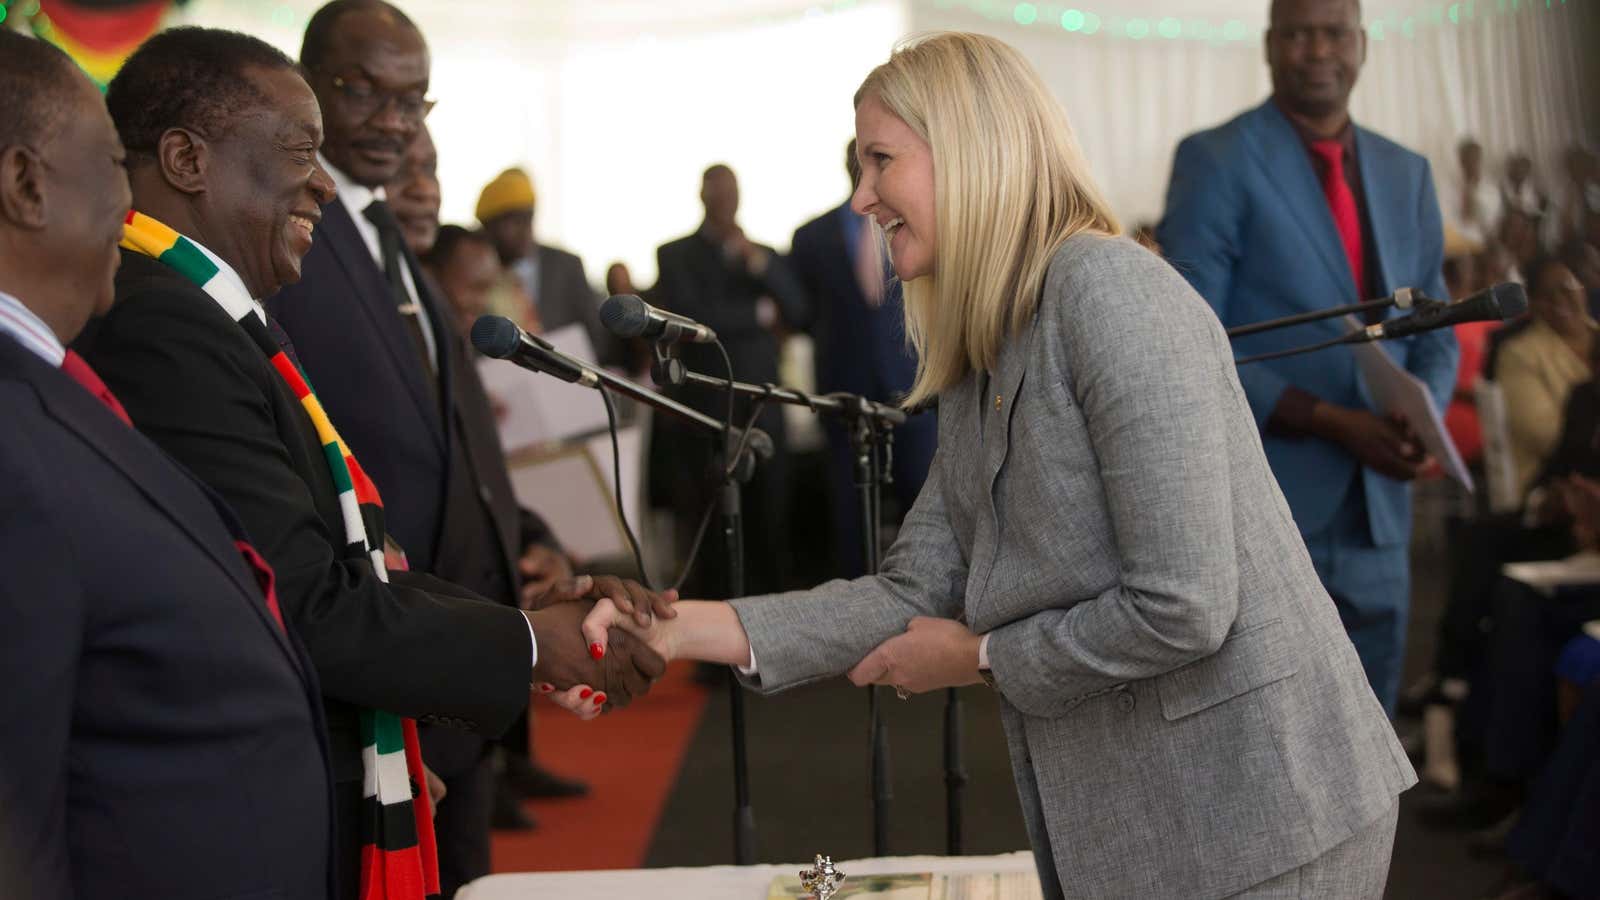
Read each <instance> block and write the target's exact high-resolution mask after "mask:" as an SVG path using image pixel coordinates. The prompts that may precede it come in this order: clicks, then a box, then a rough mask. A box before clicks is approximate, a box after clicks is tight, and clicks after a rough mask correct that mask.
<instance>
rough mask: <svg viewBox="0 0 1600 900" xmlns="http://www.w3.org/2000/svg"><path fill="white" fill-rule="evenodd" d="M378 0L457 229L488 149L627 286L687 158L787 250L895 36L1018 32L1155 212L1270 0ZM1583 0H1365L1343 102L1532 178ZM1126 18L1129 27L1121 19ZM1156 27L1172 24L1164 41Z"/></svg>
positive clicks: (1585, 60)
mask: <svg viewBox="0 0 1600 900" xmlns="http://www.w3.org/2000/svg"><path fill="white" fill-rule="evenodd" d="M1497 4H1498V6H1499V7H1504V8H1505V11H1504V12H1501V11H1500V9H1499V8H1496V5H1497ZM318 5H320V3H318V2H315V0H280V2H276V3H263V2H256V0H194V2H192V3H191V4H189V6H187V7H186V8H185V13H184V16H185V18H186V19H187V20H189V21H191V22H194V23H196V24H205V25H213V26H220V27H228V28H236V29H239V30H243V31H248V32H250V33H253V34H256V35H259V36H261V37H263V38H265V39H266V40H268V41H269V42H271V43H273V44H275V45H277V46H279V47H281V48H282V49H284V50H285V51H287V52H288V53H289V54H290V55H291V56H293V55H295V54H296V53H297V52H298V50H299V44H300V35H301V32H302V30H303V28H304V24H305V21H306V19H307V18H308V17H309V16H310V13H311V12H312V11H313V10H315V9H316V7H317V6H318ZM398 5H399V6H400V7H401V8H403V9H405V10H406V11H407V12H408V14H410V15H411V16H412V17H413V18H414V19H415V20H416V21H417V23H418V25H419V26H420V27H421V28H422V29H423V32H424V33H425V34H426V36H427V38H428V41H429V45H430V48H431V50H432V54H433V94H434V95H435V96H436V97H437V98H438V99H439V105H438V107H437V108H436V109H435V111H434V112H433V115H432V116H431V117H430V119H429V125H430V127H431V128H432V129H433V134H434V138H435V142H436V143H437V144H438V147H439V154H440V175H441V181H442V183H443V187H444V218H445V220H446V221H455V222H462V223H470V221H471V213H472V207H473V204H474V202H475V201H476V198H477V193H478V189H479V188H480V187H481V186H482V185H483V184H484V183H485V182H486V181H488V180H489V179H490V178H492V177H493V176H494V175H495V174H496V173H498V172H499V171H500V170H501V169H503V168H505V167H506V166H509V165H522V166H525V167H527V168H528V169H529V170H530V172H531V173H532V174H533V177H534V181H535V184H536V186H537V190H538V194H539V210H538V223H537V227H538V230H539V233H540V235H541V236H542V237H543V238H544V239H546V240H548V241H550V242H551V243H555V244H560V245H564V246H566V247H568V248H569V249H572V250H573V251H575V252H577V253H579V254H580V255H582V256H583V258H584V261H585V263H586V265H587V267H588V270H589V274H590V278H591V279H592V280H594V281H596V282H598V281H599V280H600V278H601V276H602V274H603V272H604V268H605V266H606V265H607V264H608V263H610V262H611V261H613V260H622V261H625V262H626V263H628V265H629V267H630V268H631V269H632V271H633V273H634V276H635V279H636V281H638V282H639V283H640V284H642V285H644V284H649V283H650V282H652V281H653V280H654V278H655V257H654V248H655V247H656V246H657V245H659V244H661V243H664V242H665V241H668V240H671V239H672V238H675V237H678V236H680V235H682V234H685V233H688V232H689V231H690V230H692V229H693V228H694V227H695V226H696V224H698V221H699V216H700V207H699V200H698V197H697V194H698V189H699V175H700V172H701V170H702V169H704V168H705V166H707V165H708V164H710V163H713V162H726V163H728V164H730V165H732V166H733V168H734V170H735V171H736V172H738V173H739V176H740V184H741V188H742V198H743V203H742V214H741V218H742V220H743V222H744V225H745V229H746V231H747V232H748V233H749V234H750V235H751V236H752V237H753V238H755V239H757V240H760V241H763V242H766V243H770V244H773V245H776V246H778V247H779V248H780V249H785V248H787V246H788V242H789V238H790V235H791V234H792V232H793V230H794V228H795V227H796V226H797V225H799V224H800V223H801V222H803V221H804V220H805V219H807V218H808V217H810V216H812V215H815V214H816V213H818V212H820V211H822V210H825V209H827V208H829V207H830V206H833V205H835V204H837V203H838V202H839V201H840V200H842V199H843V197H844V195H845V192H846V189H847V185H846V181H845V175H844V171H843V149H844V144H845V141H846V140H848V138H849V137H850V134H851V131H852V129H853V116H852V112H851V108H850V98H851V95H852V94H853V93H854V90H855V88H856V86H857V85H858V84H859V82H860V80H861V78H862V77H863V76H864V75H865V74H866V72H867V71H868V70H869V69H871V67H872V66H874V65H876V64H877V63H879V62H881V61H882V60H883V59H885V58H886V57H887V55H888V53H889V51H890V49H891V48H892V47H893V45H894V43H895V42H896V41H897V40H899V39H901V38H903V37H904V36H906V35H908V34H912V33H917V32H923V31H930V30H937V29H942V28H955V29H963V30H972V31H985V32H988V33H992V34H994V35H996V36H998V37H1000V38H1002V39H1004V40H1006V41H1008V42H1010V43H1012V44H1013V45H1015V46H1017V47H1018V48H1019V49H1020V50H1022V52H1023V53H1025V54H1026V55H1027V56H1028V58H1029V59H1031V60H1032V61H1033V63H1034V64H1035V65H1036V66H1038V67H1039V69H1040V71H1041V72H1042V73H1043V75H1044V77H1045V79H1046V81H1047V82H1048V83H1049V84H1050V85H1051V87H1052V88H1053V90H1054V91H1055V93H1056V95H1057V96H1058V97H1059V98H1060V100H1061V101H1062V103H1063V104H1064V105H1065V107H1066V108H1067V111H1068V113H1069V115H1070V117H1071V119H1072V122H1073V124H1074V126H1075V128H1076V130H1077V133H1078V137H1079V140H1080V141H1081V142H1082V144H1083V145H1084V149H1085V151H1086V152H1087V154H1088V157H1089V160H1090V163H1091V165H1092V167H1093V169H1094V174H1095V177H1096V178H1097V179H1098V180H1099V181H1100V183H1101V186H1102V187H1103V188H1104V189H1105V191H1106V193H1107V195H1108V196H1109V198H1110V199H1111V202H1112V203H1113V204H1114V205H1115V206H1116V208H1117V211H1118V212H1119V214H1120V215H1121V216H1122V217H1123V219H1124V221H1125V222H1126V223H1127V224H1129V225H1132V224H1134V223H1135V222H1138V221H1144V220H1152V219H1154V218H1156V217H1157V216H1158V215H1159V214H1160V210H1161V206H1162V194H1163V192H1164V190H1165V186H1166V179H1167V174H1168V171H1169V168H1170V165H1171V156H1172V150H1173V148H1174V146H1175V145H1176V143H1177V141H1178V140H1179V139H1180V138H1181V137H1182V136H1183V135H1185V134H1187V133H1189V132H1191V131H1194V130H1196V129H1199V128H1204V127H1207V126H1210V125H1214V124H1217V123H1220V122H1222V121H1225V120H1226V119H1228V118H1230V117H1232V116H1233V115H1235V114H1237V113H1238V112H1240V111H1242V110H1244V109H1246V108H1249V107H1250V106H1253V105H1255V104H1257V103H1259V102H1261V100H1263V99H1264V98H1265V97H1266V96H1267V93H1268V90H1269V79H1268V74H1267V71H1266V65H1265V62H1264V60H1263V58H1262V50H1261V42H1260V35H1261V33H1262V29H1263V28H1264V27H1265V11H1266V6H1267V0H1100V2H1099V3H1098V5H1097V6H1094V7H1093V8H1092V9H1091V6H1092V5H1093V4H1092V3H1091V5H1090V6H1084V7H1083V10H1084V11H1086V12H1088V13H1093V14H1095V15H1094V23H1095V24H1096V25H1098V26H1099V29H1098V33H1095V34H1083V33H1081V30H1080V31H1079V32H1077V33H1074V32H1069V31H1067V30H1065V29H1064V27H1063V26H1062V24H1061V21H1062V18H1061V17H1062V15H1063V14H1064V13H1065V12H1067V10H1068V7H1066V6H1062V5H1050V4H1040V5H1038V6H1032V5H1027V4H1025V5H1027V6H1028V7H1029V9H1030V10H1032V18H1031V24H1029V25H1020V24H1017V22H1018V21H1019V20H1023V19H1029V18H1030V17H1029V16H1026V15H1022V14H1021V13H1020V12H1019V11H1018V9H1017V7H1016V5H1015V4H1013V3H1010V2H1002V0H989V2H961V0H859V2H858V0H831V2H830V0H811V2H806V0H738V2H720V0H527V2H523V0H453V2H450V3H423V2H415V0H412V2H407V0H401V2H399V3H398ZM1597 5H1600V3H1597V0H1565V2H1563V0H1548V2H1547V0H1520V2H1519V0H1509V2H1508V0H1471V2H1467V3H1458V4H1450V5H1445V4H1441V3H1425V4H1419V3H1406V2H1405V0H1397V2H1396V0H1391V2H1389V3H1387V4H1384V3H1383V2H1382V0H1368V2H1367V8H1368V22H1369V24H1370V25H1371V30H1372V31H1373V33H1374V38H1375V39H1374V40H1372V41H1371V51H1370V54H1369V58H1368V61H1367V65H1366V67H1365V69H1364V70H1363V73H1362V77H1361V82H1360V84H1359V86H1358V88H1357V91H1356V97H1355V101H1354V108H1355V115H1356V117H1357V119H1358V120H1359V121H1360V122H1361V123H1362V124H1364V125H1366V126H1368V127H1371V128H1374V129H1376V130H1378V131H1380V132H1382V133H1384V134H1386V135H1388V136H1390V137H1392V138H1394V139H1395V140H1398V141H1400V142H1401V143H1403V144H1405V145H1407V146H1410V147H1412V148H1414V149H1416V150H1418V151H1419V152H1422V153H1424V154H1426V155H1427V156H1428V157H1430V159H1432V160H1433V163H1434V166H1435V169H1436V170H1441V169H1443V170H1444V171H1453V170H1454V160H1453V148H1454V146H1455V143H1456V141H1457V140H1458V139H1459V138H1460V137H1461V136H1462V135H1466V134H1471V135H1475V136H1476V137H1478V138H1479V140H1480V141H1481V142H1482V143H1483V144H1484V146H1485V147H1486V148H1487V150H1488V151H1489V158H1490V159H1491V160H1492V161H1493V163H1494V165H1495V166H1496V168H1497V169H1498V163H1499V160H1500V159H1502V158H1503V156H1504V155H1505V154H1506V153H1508V152H1510V151H1512V150H1519V149H1520V150H1526V151H1528V152H1530V153H1532V154H1533V155H1534V158H1535V161H1536V165H1537V171H1538V174H1539V175H1540V176H1541V177H1542V179H1543V180H1544V182H1545V184H1546V185H1547V186H1550V185H1551V184H1552V183H1554V182H1555V181H1556V180H1557V178H1558V177H1559V172H1560V170H1559V156H1560V153H1561V151H1562V149H1564V148H1565V147H1566V146H1567V145H1569V144H1570V143H1572V142H1573V141H1577V140H1584V141H1590V142H1592V141H1593V140H1594V139H1595V137H1596V136H1597V135H1596V133H1595V129H1596V127H1597V122H1600V120H1597V117H1596V116H1595V115H1594V109H1595V105H1596V99H1597V98H1596V91H1595V87H1594V86H1595V85H1596V84H1600V64H1597V61H1596V59H1595V56H1596V54H1595V52H1594V50H1595V47H1596V43H1595V41H1594V37H1595V35H1596V34H1597V31H1596V27H1595V26H1596V22H1597V20H1600V10H1597V8H1596V7H1597ZM1380 6H1381V8H1380ZM1511 7H1515V10H1512V9H1511ZM1452 9H1453V10H1454V11H1455V14H1456V17H1457V18H1458V19H1459V20H1460V24H1452V22H1451V20H1450V18H1449V16H1450V11H1451V10H1452ZM1174 10H1181V12H1174ZM1179 16H1181V18H1176V17H1179ZM1136 21H1137V22H1142V23H1144V24H1145V27H1144V28H1142V29H1141V28H1138V27H1135V30H1136V31H1138V32H1139V33H1142V34H1145V37H1144V38H1143V39H1142V40H1134V39H1133V38H1131V37H1128V36H1126V35H1127V32H1128V29H1129V27H1130V23H1133V22H1136ZM1408 21H1409V25H1408V24H1407V23H1408ZM1175 26H1181V27H1182V34H1183V35H1184V36H1185V37H1183V38H1180V39H1168V38H1165V37H1163V36H1162V33H1161V29H1162V28H1167V29H1173V30H1174V31H1175ZM1169 33H1173V32H1172V31H1169ZM1196 33H1199V34H1211V35H1215V36H1217V39H1215V40H1197V39H1192V36H1193V35H1194V34H1196ZM1380 33H1381V35H1382V39H1381V40H1379V39H1376V37H1377V35H1378V34H1380ZM1408 34H1409V35H1410V36H1409V37H1408V36H1407V35H1408ZM1223 35H1227V36H1228V37H1231V38H1232V39H1231V40H1223V39H1221V37H1222V36H1223Z"/></svg>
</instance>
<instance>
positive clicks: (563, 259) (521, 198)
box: [476, 168, 624, 365]
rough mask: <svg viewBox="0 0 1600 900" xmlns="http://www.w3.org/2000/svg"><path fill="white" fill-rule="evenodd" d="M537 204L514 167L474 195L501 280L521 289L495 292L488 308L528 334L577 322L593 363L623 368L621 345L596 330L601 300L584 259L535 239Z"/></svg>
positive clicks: (530, 186)
mask: <svg viewBox="0 0 1600 900" xmlns="http://www.w3.org/2000/svg"><path fill="white" fill-rule="evenodd" d="M536 200H537V195H536V194H535V193H534V190H533V179H532V178H530V177H529V176H528V173H527V172H524V171H523V170H521V169H516V168H512V169H507V170H505V171H504V172H501V173H500V174H499V175H498V176H496V177H495V179H494V180H493V181H491V182H489V183H488V184H487V185H484V188H483V192H482V193H480V194H479V195H478V206H477V210H476V214H477V217H478V221H479V222H481V223H482V224H483V231H484V233H485V234H487V235H488V236H489V239H490V240H491V241H492V242H493V243H494V247H495V250H496V251H497V252H498V253H499V254H500V263H501V264H502V265H503V266H505V269H506V276H505V279H504V280H505V281H507V282H511V283H514V284H515V285H516V286H517V287H519V288H520V289H521V291H520V293H519V292H517V291H512V290H505V291H498V292H496V293H495V294H494V295H493V296H492V297H491V299H490V304H491V307H492V308H493V310H494V311H495V312H497V313H499V314H500V315H503V316H508V317H510V318H511V319H512V320H514V321H517V322H519V323H521V324H522V327H523V328H526V329H528V330H530V331H538V330H541V329H545V330H553V329H557V328H564V327H566V326H568V325H571V324H574V323H579V324H582V325H583V327H584V330H585V331H587V332H588V334H589V341H590V342H591V343H592V344H593V345H594V351H595V354H596V356H597V357H598V359H599V360H600V361H601V362H603V363H607V364H612V365H620V364H622V363H623V362H624V359H623V357H622V351H621V345H620V343H619V342H618V341H617V340H616V338H614V337H612V336H611V334H610V332H607V331H606V330H605V329H604V328H602V327H601V326H600V298H599V297H596V296H595V293H594V289H593V288H591V287H590V286H589V279H588V277H587V276H585V275H584V273H583V260H581V259H579V258H578V257H577V256H575V255H574V254H571V253H568V252H567V251H565V250H563V249H561V248H560V247H553V246H550V245H549V244H543V243H540V241H539V240H538V238H537V237H535V235H534V228H533V214H534V208H535V205H536Z"/></svg>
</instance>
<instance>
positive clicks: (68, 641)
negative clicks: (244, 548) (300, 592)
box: [0, 335, 332, 900]
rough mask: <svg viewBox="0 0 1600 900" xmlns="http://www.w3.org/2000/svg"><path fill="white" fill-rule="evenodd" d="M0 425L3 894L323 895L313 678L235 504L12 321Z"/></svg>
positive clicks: (325, 847) (322, 753)
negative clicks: (270, 605) (28, 344)
mask: <svg viewBox="0 0 1600 900" xmlns="http://www.w3.org/2000/svg"><path fill="white" fill-rule="evenodd" d="M0 421H3V422H4V423H5V427H4V429H3V430H0V679H3V683H4V684H5V685H6V689H5V690H4V691H0V723H4V724H0V896H5V897H8V898H9V897H15V898H23V897H27V898H30V900H49V898H57V897H60V898H66V897H75V898H78V900H93V898H102V897H103V898H112V897H119V898H120V897H163V898H175V900H182V898H202V897H207V898H209V897H222V896H228V897H234V896H246V895H248V896H251V897H257V896H260V897H268V896H270V897H284V898H290V897H293V898H300V897H324V896H327V895H328V893H329V890H330V882H329V878H330V865H329V861H330V848H331V846H332V845H331V841H330V834H331V830H330V821H331V815H332V813H331V808H330V799H329V798H330V791H329V786H328V783H329V774H328V758H327V746H326V742H325V735H324V734H323V732H322V723H321V716H320V714H319V712H320V711H319V708H318V703H317V687H316V678H315V676H314V675H313V674H312V673H311V669H310V664H309V662H308V661H307V660H306V659H305V658H304V657H303V656H302V655H301V652H300V649H299V647H298V646H297V645H296V643H295V642H294V640H293V638H292V637H291V636H290V635H289V634H288V633H287V632H285V631H284V630H283V629H282V628H280V627H279V626H278V624H277V623H276V622H275V621H274V620H273V619H272V618H271V617H270V615H269V613H268V611H267V607H266V602H265V598H264V596H263V594H262V591H261V588H260V586H259V585H258V584H257V583H256V581H255V577H254V575H253V573H252V572H251V571H250V570H249V569H248V568H247V567H246V565H245V564H244V562H243V560H242V559H241V557H240V555H239V551H238V550H237V549H236V548H235V546H234V540H235V535H240V536H242V531H240V530H239V529H238V526H237V523H236V522H234V521H232V519H231V513H229V512H228V511H227V509H226V507H224V506H222V504H220V503H219V502H217V501H216V499H215V498H214V497H213V496H212V495H211V494H210V493H209V492H208V491H206V490H205V489H204V488H203V487H202V486H201V485H200V484H199V483H198V482H196V481H195V480H194V479H193V477H192V476H190V475H189V474H188V473H187V472H185V471H184V470H183V469H182V468H181V467H179V466H177V465H175V464H174V463H173V462H172V460H171V459H169V458H168V457H167V456H166V455H165V454H163V453H162V452H161V451H160V450H159V449H157V448H156V447H155V446H154V445H152V444H151V443H150V442H149V441H148V440H146V439H145V438H143V437H141V436H140V435H139V433H138V432H136V431H134V430H133V429H131V428H128V427H127V426H126V425H125V424H123V423H122V422H120V421H118V420H117V419H116V418H115V417H114V416H112V415H111V414H110V413H109V412H108V411H107V410H106V409H105V407H103V406H102V405H101V404H100V402H99V401H98V400H96V399H95V398H94V397H92V396H90V394H89V393H88V392H87V391H85V390H84V389H83V388H82V387H80V386H79V385H78V384H77V383H75V382H73V381H72V380H71V379H70V378H68V377H67V376H66V375H64V374H62V373H61V372H60V371H59V370H58V369H55V368H53V367H51V366H50V365H49V364H47V363H46V362H44V361H43V360H41V359H39V357H37V356H36V355H34V354H33V353H32V352H31V351H29V350H27V349H25V348H23V347H22V346H21V345H20V344H18V343H16V342H15V341H13V340H12V339H11V338H10V337H8V336H5V335H0Z"/></svg>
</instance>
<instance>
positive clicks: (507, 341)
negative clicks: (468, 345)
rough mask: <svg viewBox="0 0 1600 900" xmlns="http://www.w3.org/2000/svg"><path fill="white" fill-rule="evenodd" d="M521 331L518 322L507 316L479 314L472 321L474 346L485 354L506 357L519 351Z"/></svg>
mask: <svg viewBox="0 0 1600 900" xmlns="http://www.w3.org/2000/svg"><path fill="white" fill-rule="evenodd" d="M520 331H521V329H519V328H517V323H515V322H513V321H511V320H510V319H508V318H506V317H505V316H479V317H478V321H476V322H473V323H472V346H474V347H476V348H478V352H479V353H482V354H483V355H484V356H492V357H494V358H495V359H505V358H506V357H508V356H510V355H511V354H513V353H515V352H517V344H518V342H519V341H518V339H519V338H520V337H521V335H520V334H519V333H518V332H520Z"/></svg>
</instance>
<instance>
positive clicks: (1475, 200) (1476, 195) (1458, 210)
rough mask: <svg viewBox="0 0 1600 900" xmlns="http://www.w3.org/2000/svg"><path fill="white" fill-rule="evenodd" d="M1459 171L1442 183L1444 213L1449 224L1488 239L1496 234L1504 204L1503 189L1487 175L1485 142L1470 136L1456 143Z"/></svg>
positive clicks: (1474, 237) (1469, 235) (1466, 234)
mask: <svg viewBox="0 0 1600 900" xmlns="http://www.w3.org/2000/svg"><path fill="white" fill-rule="evenodd" d="M1456 164H1457V166H1458V167H1459V171H1458V172H1456V173H1454V174H1453V175H1442V177H1441V178H1440V181H1441V182H1443V183H1442V184H1440V186H1439V206H1440V207H1441V209H1440V212H1441V213H1442V214H1443V216H1444V221H1445V224H1446V226H1447V227H1454V228H1455V229H1456V230H1457V231H1459V232H1461V235H1462V236H1463V237H1465V238H1467V239H1468V240H1472V241H1479V242H1482V241H1485V240H1488V239H1489V238H1490V237H1491V236H1493V235H1494V229H1495V226H1496V225H1497V224H1499V222H1500V210H1501V208H1502V206H1503V204H1504V201H1503V200H1502V198H1501V196H1500V189H1499V188H1498V187H1496V186H1495V185H1494V183H1493V182H1492V181H1490V180H1489V178H1487V177H1486V176H1485V174H1484V169H1483V145H1482V144H1479V143H1478V142H1477V141H1475V140H1473V139H1472V138H1466V139H1464V140H1462V141H1461V143H1460V144H1458V145H1457V146H1456Z"/></svg>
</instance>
